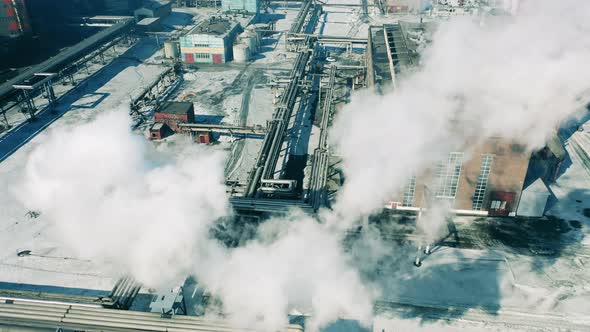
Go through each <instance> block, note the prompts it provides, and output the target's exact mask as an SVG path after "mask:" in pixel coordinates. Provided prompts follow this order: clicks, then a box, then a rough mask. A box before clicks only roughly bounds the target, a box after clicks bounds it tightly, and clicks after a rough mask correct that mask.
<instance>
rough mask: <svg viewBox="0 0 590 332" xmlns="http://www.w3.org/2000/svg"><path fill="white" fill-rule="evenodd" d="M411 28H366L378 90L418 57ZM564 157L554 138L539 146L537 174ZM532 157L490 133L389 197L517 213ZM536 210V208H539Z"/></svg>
mask: <svg viewBox="0 0 590 332" xmlns="http://www.w3.org/2000/svg"><path fill="white" fill-rule="evenodd" d="M411 28H412V27H410V26H408V25H404V24H399V23H398V24H391V25H383V26H373V27H371V28H370V29H369V36H368V45H367V81H368V85H369V86H372V87H374V88H375V89H377V91H381V90H382V89H390V88H392V87H393V88H395V86H396V84H397V81H396V80H397V77H398V76H399V74H400V73H402V72H404V71H405V70H407V69H408V68H409V67H411V66H413V65H414V64H415V63H417V52H416V50H415V48H416V46H417V45H416V43H414V42H413V41H412V38H411V37H412V34H413V33H414V32H412V31H409V30H410V29H411ZM420 29H421V30H422V31H423V30H425V29H427V27H426V26H424V25H421V26H420ZM560 148H561V149H560ZM467 151H469V153H467ZM563 157H564V151H563V147H562V146H561V145H560V144H559V143H558V142H553V144H550V145H549V147H548V148H547V149H544V150H543V151H541V153H540V154H539V159H542V160H543V162H542V163H541V164H542V165H543V166H542V167H540V168H541V169H542V172H543V174H541V175H540V176H541V177H543V178H550V177H552V176H554V175H555V174H556V172H557V171H558V170H559V165H560V163H561V161H563ZM530 160H531V154H530V152H528V151H526V150H525V149H524V148H522V147H521V146H519V145H518V144H515V143H513V142H509V141H506V140H505V139H503V138H501V137H496V138H492V139H489V140H487V141H486V142H484V143H482V144H481V145H479V146H477V147H475V146H467V147H465V148H464V149H462V150H461V151H456V152H452V153H450V154H449V155H448V157H447V158H445V160H443V161H441V162H440V163H438V164H437V165H433V167H432V168H431V169H430V170H428V171H426V172H424V173H423V174H417V175H416V176H413V177H412V178H411V179H409V181H408V184H407V185H406V187H405V188H404V189H403V190H402V191H401V192H400V193H399V194H398V195H397V197H395V198H394V199H393V200H392V201H391V202H390V207H391V208H394V209H416V208H426V207H428V206H429V205H431V204H432V203H433V201H435V200H443V201H447V202H449V203H450V205H451V207H452V208H454V209H455V210H461V211H466V212H467V211H470V212H474V211H481V212H483V213H486V212H487V213H488V214H489V215H505V216H508V215H516V212H517V208H518V205H519V200H520V197H521V193H522V191H523V188H525V187H526V186H525V177H526V176H527V171H528V170H529V161H530ZM539 187H541V186H540V185H538V184H537V185H536V186H535V188H536V189H535V190H536V191H538V188H539ZM545 201H546V198H545ZM525 210H526V211H527V213H531V212H528V211H530V209H529V210H527V209H524V210H523V211H525ZM534 210H535V211H538V208H535V209H534ZM476 213H479V212H476Z"/></svg>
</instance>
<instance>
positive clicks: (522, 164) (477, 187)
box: [390, 138, 530, 216]
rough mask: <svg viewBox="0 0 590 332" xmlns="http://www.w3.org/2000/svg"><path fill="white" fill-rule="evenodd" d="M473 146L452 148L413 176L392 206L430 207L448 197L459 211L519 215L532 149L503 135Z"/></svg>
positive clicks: (401, 207) (453, 206) (400, 207)
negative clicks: (444, 155) (435, 162)
mask: <svg viewBox="0 0 590 332" xmlns="http://www.w3.org/2000/svg"><path fill="white" fill-rule="evenodd" d="M473 148H474V147H470V149H469V152H461V151H457V152H451V153H449V155H448V156H447V158H446V159H444V160H442V161H440V162H439V163H437V164H436V165H433V167H432V168H431V169H429V170H427V171H425V172H424V173H423V174H420V175H417V176H413V177H412V178H411V179H409V181H408V183H407V185H406V186H405V187H404V188H403V190H402V191H401V192H400V193H399V194H398V195H397V197H395V198H394V199H393V201H392V202H391V203H390V204H391V206H390V207H391V208H395V209H404V208H406V209H407V208H427V207H428V206H429V205H430V204H432V203H433V201H446V202H448V203H449V205H450V206H451V207H452V208H453V209H455V210H459V211H472V212H473V211H483V212H485V211H487V213H488V214H489V215H498V216H508V215H515V213H516V210H517V207H518V203H519V198H520V195H521V192H522V189H523V186H524V182H525V177H526V174H527V170H528V166H529V159H530V153H529V152H527V151H526V150H525V149H524V147H522V146H520V145H518V144H515V143H511V142H507V141H506V140H504V139H502V138H492V139H489V140H487V141H486V142H485V143H484V144H481V145H479V146H477V147H476V148H475V149H473Z"/></svg>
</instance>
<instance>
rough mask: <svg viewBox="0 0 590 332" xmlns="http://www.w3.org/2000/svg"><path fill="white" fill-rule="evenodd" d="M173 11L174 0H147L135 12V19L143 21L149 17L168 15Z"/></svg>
mask: <svg viewBox="0 0 590 332" xmlns="http://www.w3.org/2000/svg"><path fill="white" fill-rule="evenodd" d="M170 13H172V1H169V0H146V1H144V2H143V5H142V6H141V7H140V8H138V9H136V10H135V11H134V12H133V16H135V20H137V21H141V20H143V19H144V18H148V17H166V16H168V15H170Z"/></svg>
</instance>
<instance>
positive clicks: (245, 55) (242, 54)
mask: <svg viewBox="0 0 590 332" xmlns="http://www.w3.org/2000/svg"><path fill="white" fill-rule="evenodd" d="M233 51H234V62H237V63H246V62H248V61H250V47H249V46H248V45H246V44H242V43H238V44H235V45H234V47H233Z"/></svg>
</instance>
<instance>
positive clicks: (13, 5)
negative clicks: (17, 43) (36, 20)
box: [0, 0, 31, 38]
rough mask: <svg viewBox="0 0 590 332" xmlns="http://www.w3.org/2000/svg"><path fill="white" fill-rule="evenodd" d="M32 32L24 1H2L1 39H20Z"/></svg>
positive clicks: (0, 18)
mask: <svg viewBox="0 0 590 332" xmlns="http://www.w3.org/2000/svg"><path fill="white" fill-rule="evenodd" d="M30 31H31V25H30V19H29V15H28V13H27V8H26V5H25V1H24V0H2V10H0V37H9V38H18V37H21V36H22V35H24V34H26V33H29V32H30Z"/></svg>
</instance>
